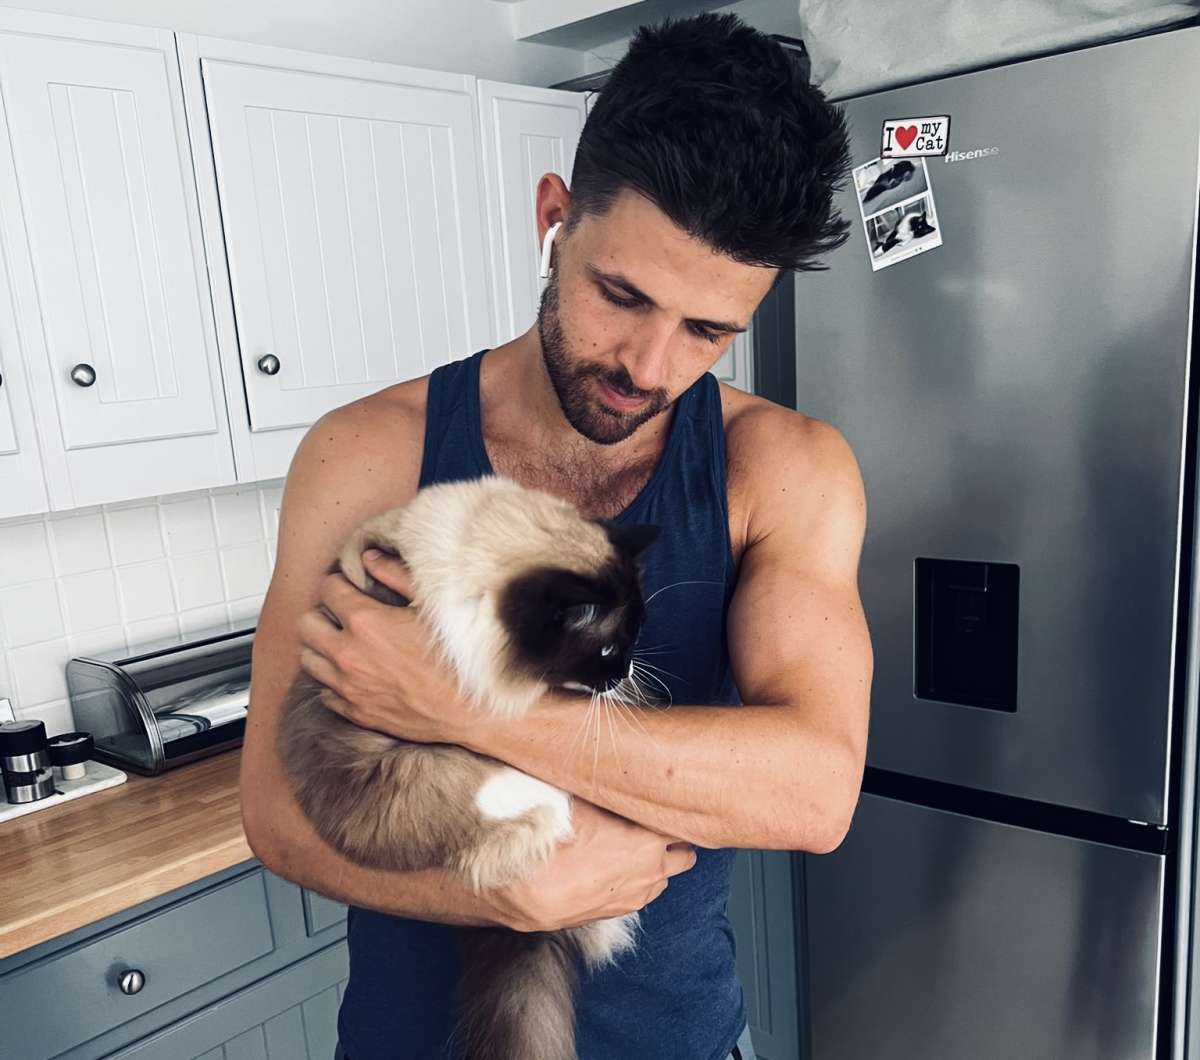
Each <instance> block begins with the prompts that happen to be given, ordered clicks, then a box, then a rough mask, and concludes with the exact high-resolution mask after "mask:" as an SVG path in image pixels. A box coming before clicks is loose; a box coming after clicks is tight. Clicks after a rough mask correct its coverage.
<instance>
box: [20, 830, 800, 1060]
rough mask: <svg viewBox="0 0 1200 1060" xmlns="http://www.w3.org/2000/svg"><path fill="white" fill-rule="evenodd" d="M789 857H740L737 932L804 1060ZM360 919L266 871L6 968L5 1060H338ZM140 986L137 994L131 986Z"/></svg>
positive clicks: (755, 1000)
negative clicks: (350, 930)
mask: <svg viewBox="0 0 1200 1060" xmlns="http://www.w3.org/2000/svg"><path fill="white" fill-rule="evenodd" d="M797 860H798V859H794V857H793V855H792V854H790V853H788V852H786V851H750V850H747V851H740V852H739V854H738V858H737V861H736V863H735V868H734V879H733V888H732V891H731V894H730V900H729V919H730V922H731V923H732V925H733V928H734V933H735V936H736V944H737V963H738V974H739V976H740V977H741V980H742V985H743V988H744V990H745V993H746V1007H747V1011H748V1013H749V1020H750V1031H751V1035H752V1037H753V1040H754V1048H755V1052H756V1053H757V1054H758V1057H759V1060H798V1058H799V1056H800V1031H799V1027H798V1004H797V997H798V974H797V964H796V953H797V949H796V940H795V916H794V899H793V894H794V892H795V890H796V887H795V880H794V872H795V871H797V869H798V866H797ZM345 935H346V908H345V906H343V905H342V904H341V903H339V902H334V901H331V900H330V899H328V898H324V897H322V896H321V895H318V894H313V893H310V892H307V891H305V890H303V889H302V888H300V887H297V886H296V885H295V884H293V883H289V882H288V881H286V880H283V879H280V878H279V877H278V876H275V875H274V874H273V873H270V872H268V871H267V870H266V869H264V868H263V867H262V865H260V864H259V863H258V862H257V861H248V862H245V863H244V864H242V865H238V866H235V867H233V868H231V869H227V870H225V871H224V872H221V873H217V874H215V875H213V876H210V877H208V878H206V879H203V880H199V881H197V882H196V883H194V884H190V885H188V886H187V887H183V888H180V889H178V890H176V891H172V892H171V893H170V894H166V895H163V896H161V897H159V898H156V899H154V900H152V901H150V902H146V903H144V904H142V905H140V906H137V907H135V908H133V909H130V910H126V911H124V912H123V913H118V914H116V915H114V916H111V917H107V918H105V919H103V920H100V921H97V922H96V923H94V924H89V925H88V926H87V927H85V928H81V929H79V930H77V931H74V932H71V933H70V934H67V935H64V936H61V937H60V938H57V939H52V940H51V941H49V942H45V943H42V944H41V945H38V946H34V947H31V948H30V949H28V950H25V951H23V952H22V953H18V954H15V955H13V956H11V957H8V958H5V959H4V960H0V1055H2V1056H3V1057H4V1058H5V1060H9V1058H12V1060H331V1058H332V1056H333V1050H334V1045H335V1043H336V1041H337V1013H338V1008H339V1005H340V1003H341V994H342V988H343V986H344V984H345V982H346V979H347V977H348V975H349V963H348V954H347V949H346V942H345ZM130 972H138V973H139V976H138V977H136V978H138V979H140V987H139V988H138V989H137V990H136V991H134V992H132V993H127V992H125V990H122V986H121V983H122V978H123V977H125V980H126V982H125V986H126V990H128V989H129V987H130V983H129V977H128V976H127V974H126V973H130Z"/></svg>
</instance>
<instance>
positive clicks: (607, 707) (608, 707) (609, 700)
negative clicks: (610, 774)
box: [600, 688, 625, 772]
mask: <svg viewBox="0 0 1200 1060" xmlns="http://www.w3.org/2000/svg"><path fill="white" fill-rule="evenodd" d="M600 700H601V704H602V705H603V709H604V717H605V719H606V720H607V721H608V738H609V739H610V740H612V745H613V756H614V757H615V758H616V760H617V768H618V769H620V770H621V771H622V772H624V770H625V767H624V765H623V764H622V762H621V752H620V750H618V747H617V734H616V732H615V731H614V730H613V710H612V708H613V707H614V706H616V707H619V706H620V700H619V699H618V698H617V690H616V689H615V688H614V689H612V690H611V691H609V692H602V693H601V694H600ZM618 716H619V715H618Z"/></svg>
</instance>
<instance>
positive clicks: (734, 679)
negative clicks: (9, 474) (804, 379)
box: [242, 14, 872, 1060]
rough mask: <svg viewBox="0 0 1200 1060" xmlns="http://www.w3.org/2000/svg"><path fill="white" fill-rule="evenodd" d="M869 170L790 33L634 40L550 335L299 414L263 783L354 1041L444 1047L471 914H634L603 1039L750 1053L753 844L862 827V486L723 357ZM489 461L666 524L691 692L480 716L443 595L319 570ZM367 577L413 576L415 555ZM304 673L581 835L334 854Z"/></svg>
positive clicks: (278, 575) (254, 834)
mask: <svg viewBox="0 0 1200 1060" xmlns="http://www.w3.org/2000/svg"><path fill="white" fill-rule="evenodd" d="M847 170H848V146H847V141H846V132H845V127H844V124H843V119H842V116H841V114H840V112H838V111H837V110H835V109H833V108H831V107H829V106H828V105H827V104H826V103H825V101H824V98H823V97H822V96H821V94H820V93H819V92H818V91H816V90H815V89H813V88H811V87H810V86H808V85H807V84H805V83H804V82H803V80H802V79H801V77H800V76H799V75H798V72H797V71H796V69H795V68H794V67H793V65H792V63H791V60H790V59H789V57H788V56H787V55H786V54H785V53H784V52H783V50H782V49H780V48H779V47H778V46H777V45H776V44H775V43H774V42H773V41H771V40H770V39H769V38H767V37H765V36H763V35H761V34H759V33H757V32H755V31H754V30H752V29H750V28H749V27H747V26H745V25H743V24H742V23H741V22H739V20H738V19H737V18H736V17H735V16H732V15H721V16H717V15H711V14H708V15H701V16H698V17H696V18H694V19H689V20H684V21H678V22H672V21H668V22H666V23H663V24H662V25H661V26H659V27H656V28H653V29H649V28H643V29H641V30H639V31H638V33H637V34H636V35H635V37H634V39H633V41H632V42H631V44H630V47H629V50H628V54H627V55H626V57H625V58H624V59H623V60H622V61H621V62H620V63H619V64H618V66H617V67H616V68H615V69H614V71H613V74H612V77H611V80H610V81H609V83H608V84H607V85H606V87H605V89H604V91H603V93H602V94H601V96H600V98H599V100H598V102H597V105H596V107H595V109H594V111H593V113H592V114H591V115H590V117H589V119H588V122H587V124H586V127H585V129H584V131H583V134H582V137H581V140H580V144H579V149H578V152H577V154H576V158H575V163H574V172H573V177H572V180H573V187H572V188H571V189H570V190H568V189H567V187H566V186H565V185H564V183H563V181H562V180H561V179H560V178H559V177H558V176H557V175H556V174H546V175H544V176H543V177H542V178H541V179H540V181H539V182H538V185H537V189H536V206H535V209H536V218H537V224H538V234H539V238H540V239H542V240H543V246H544V249H545V253H546V254H547V255H548V256H549V260H550V277H551V278H550V283H549V284H548V285H547V287H546V289H545V292H544V294H543V298H542V302H541V306H540V308H539V313H538V320H537V323H536V325H535V326H534V327H532V328H530V330H529V331H528V332H526V333H525V334H523V335H521V336H518V337H517V338H516V339H514V340H513V341H511V342H508V343H506V344H504V345H503V346H499V347H497V348H495V349H491V350H486V351H478V352H477V353H475V355H474V356H471V357H468V358H465V359H462V360H458V361H454V362H452V363H450V364H447V365H443V366H441V367H440V368H438V369H437V370H435V371H434V372H433V373H431V374H430V375H429V376H424V377H422V378H420V379H415V380H411V381H409V382H405V383H402V384H399V385H397V386H393V387H388V388H387V389H385V390H382V391H380V392H379V393H377V394H374V395H372V396H370V397H368V398H364V399H362V400H360V401H356V402H353V403H351V404H349V405H347V406H344V407H343V408H339V409H336V410H334V411H332V412H330V413H328V414H327V415H325V416H323V417H322V418H321V419H320V420H319V421H318V422H317V423H316V424H315V425H314V426H313V428H312V429H311V430H309V432H308V433H307V435H306V436H305V438H304V440H303V442H302V444H301V446H300V448H299V450H298V452H297V454H296V457H295V459H294V460H293V463H292V466H291V469H290V471H289V474H288V479H287V484H286V488H285V491H284V499H283V506H282V511H281V521H280V531H279V546H278V558H277V561H276V566H275V572H274V576H273V578H272V581H271V586H270V589H269V591H268V593H267V597H266V600H265V602H264V605H263V609H262V615H261V618H260V623H259V627H258V633H257V636H256V639H255V647H254V666H253V682H252V689H251V708H250V719H249V726H248V729H247V734H246V745H245V749H244V752H243V771H242V798H243V816H244V821H245V827H246V833H247V836H248V838H249V841H250V844H251V847H252V848H253V849H254V851H255V853H256V854H257V855H258V856H259V858H260V859H261V860H262V861H263V862H264V863H265V864H266V865H267V866H268V867H269V868H270V869H272V870H273V871H275V872H276V873H278V874H280V875H282V876H284V877H286V878H288V879H292V880H295V881H297V882H299V883H301V884H303V885H304V886H307V887H310V888H312V889H314V890H316V891H319V892H322V893H324V894H328V895H332V896H334V897H336V898H339V899H341V900H342V901H345V902H347V903H349V905H350V906H351V909H350V919H349V922H348V944H349V949H350V981H349V985H348V987H347V989H346V991H345V995H344V998H343V1002H342V1009H341V1012H340V1015H339V1022H338V1029H339V1034H340V1037H341V1045H340V1046H339V1055H345V1056H348V1057H349V1058H350V1060H395V1058H398V1057H404V1058H408V1057H421V1058H430V1060H432V1058H441V1057H449V1056H450V1055H452V1053H451V1046H450V1045H448V1044H447V1038H448V1036H449V1033H450V1030H451V1028H452V1017H453V1011H452V1010H453V1001H454V990H455V984H456V982H457V978H458V970H459V966H458V964H457V959H458V958H457V955H456V949H455V946H454V941H453V939H454V929H453V928H452V927H451V925H455V924H468V925H476V926H487V925H491V926H497V925H499V926H502V927H506V928H509V929H512V930H517V931H534V930H555V929H558V928H562V927H567V926H573V925H576V924H581V923H586V922H588V921H590V920H594V919H598V918H600V917H612V916H619V915H622V914H625V913H628V912H632V911H634V910H641V911H642V922H643V927H644V931H643V933H642V935H641V937H640V938H639V940H638V946H637V949H636V950H635V951H634V952H633V953H631V954H627V955H624V956H623V957H622V958H621V959H620V960H619V961H618V963H617V964H616V965H615V966H613V967H610V968H609V969H606V970H604V971H602V972H598V973H595V974H594V975H591V976H587V975H585V976H583V978H582V979H581V983H580V987H579V990H578V992H577V1005H576V1013H577V1022H578V1027H577V1043H578V1050H579V1057H580V1060H618V1058H625V1057H647V1058H648V1057H651V1056H653V1057H655V1058H657V1060H725V1058H726V1057H729V1056H737V1057H742V1058H743V1060H750V1058H751V1057H752V1056H753V1054H752V1052H751V1051H750V1042H749V1036H748V1034H747V1033H746V1013H745V1008H744V1004H743V999H742V992H741V987H740V984H739V983H738V980H737V976H736V972H735V970H734V959H733V944H732V932H731V930H730V928H729V923H728V920H727V919H726V917H725V903H726V900H727V898H728V892H729V875H730V869H731V866H732V861H733V856H734V850H735V848H739V847H743V848H759V849H788V850H803V851H812V852H818V853H820V852H826V851H830V850H832V849H834V848H835V847H836V846H837V845H838V843H839V842H840V841H841V839H842V837H843V835H844V834H845V832H846V830H847V828H848V826H849V822H850V818H851V815H852V813H853V808H854V806H855V804H856V801H857V797H858V789H859V784H860V781H861V775H862V768H863V761H864V755H865V744H866V729H867V705H868V698H869V688H870V682H871V673H872V655H871V649H870V642H869V637H868V631H867V626H866V622H865V619H864V616H863V613H862V607H861V602H860V600H859V596H858V591H857V568H858V560H859V555H860V550H861V546H862V540H863V535H864V528H865V501H864V496H863V486H862V480H861V477H860V474H859V470H858V466H857V463H856V461H855V459H854V456H853V454H852V452H851V450H850V448H849V446H848V445H847V443H846V441H845V440H844V439H843V437H842V436H841V435H840V434H839V432H838V431H837V430H836V429H835V428H834V427H832V426H830V425H828V424H826V423H822V422H820V421H818V420H815V419H812V418H810V417H807V416H804V415H802V414H801V413H799V412H796V411H793V410H790V409H785V408H782V407H780V406H777V405H774V404H772V403H771V402H768V401H764V400H762V399H759V398H756V397H754V396H752V395H747V394H744V393H741V392H739V391H737V390H736V389H733V388H730V387H725V386H720V385H719V384H718V383H717V381H716V379H715V377H714V376H712V375H711V373H709V371H708V370H709V369H710V368H711V367H712V366H713V365H714V363H715V362H716V361H717V359H718V358H719V357H720V356H721V354H722V353H723V352H724V350H725V348H726V347H727V346H728V344H729V342H730V341H731V339H732V337H733V335H734V334H735V333H736V332H737V331H739V330H742V329H744V328H745V327H746V325H747V324H748V322H749V321H750V318H751V316H752V315H753V313H754V310H755V308H756V307H757V306H758V304H759V302H760V301H761V300H762V298H763V296H764V295H765V294H767V292H768V290H769V289H770V288H771V287H772V286H773V284H775V283H776V282H779V281H780V280H781V279H782V278H783V277H784V275H785V273H786V272H788V271H803V270H806V269H811V268H820V267H823V266H820V265H819V264H817V258H818V256H819V255H820V254H822V253H824V252H827V251H830V250H833V249H835V248H837V247H839V246H840V245H841V244H842V243H843V242H844V241H845V239H846V237H847V232H848V228H849V225H848V223H846V222H844V221H842V220H841V219H840V218H839V217H837V216H836V213H835V212H834V211H833V209H832V196H833V192H834V189H835V187H836V186H837V185H838V183H839V182H840V181H842V180H843V179H845V177H846V176H847ZM556 226H560V227H556ZM804 352H805V354H806V355H808V356H836V351H815V350H814V351H804ZM622 395H624V397H622ZM490 472H496V473H500V474H505V475H508V476H510V477H512V478H514V479H515V480H517V481H518V482H520V483H522V484H524V485H529V486H535V487H539V488H542V489H546V490H548V491H550V492H553V493H556V494H558V495H560V496H563V497H566V498H568V499H570V500H571V501H573V502H574V503H575V504H576V505H577V506H578V507H579V509H580V511H581V512H582V513H583V514H584V515H586V516H589V517H600V516H604V517H615V518H617V519H619V520H620V521H622V522H639V523H643V522H645V523H654V524H656V525H658V526H659V527H660V529H661V533H660V537H659V539H658V540H657V541H656V542H655V543H654V544H653V545H652V546H651V547H650V549H649V550H648V552H647V553H646V555H645V557H644V576H643V583H644V585H645V586H646V587H647V589H653V592H650V593H648V598H647V620H646V625H645V626H644V627H643V631H642V636H641V640H640V641H639V648H644V650H645V653H644V655H642V659H643V671H642V672H643V674H653V675H654V679H653V680H650V679H649V678H647V681H646V682H645V683H646V684H647V685H648V686H649V687H651V688H652V689H656V690H658V691H659V692H660V693H669V695H670V698H671V700H672V701H673V705H672V706H671V707H670V708H669V709H663V708H662V707H661V706H660V707H657V708H654V707H644V708H640V709H638V708H625V709H624V710H623V711H622V712H621V713H620V714H614V716H612V717H608V718H606V719H605V721H603V722H601V721H599V719H598V718H597V717H591V716H589V715H588V713H587V709H586V707H585V706H581V703H582V704H585V705H586V704H589V702H590V701H589V700H588V699H586V698H583V699H581V698H580V697H579V696H578V695H577V694H575V693H559V692H554V693H549V694H547V695H546V696H545V697H543V700H542V701H541V702H540V703H539V704H538V706H537V707H536V708H535V709H534V710H533V711H532V712H531V713H530V715H529V716H528V717H527V718H525V719H522V720H518V721H513V722H507V723H504V724H500V723H496V722H492V721H487V720H485V719H483V718H481V717H479V716H476V715H473V714H472V713H471V712H470V711H469V710H468V709H467V708H466V706H465V705H464V704H463V703H462V702H461V701H459V699H458V697H457V695H456V691H455V686H454V683H453V675H452V674H449V673H448V672H447V671H446V670H445V669H444V667H442V666H441V665H440V664H436V665H435V663H434V662H433V661H432V660H433V658H434V656H433V655H432V654H430V652H429V648H430V643H431V642H430V641H429V640H428V639H427V635H426V633H425V632H424V630H423V627H422V626H421V624H420V623H419V611H420V604H421V601H420V600H419V599H416V598H413V599H412V606H411V607H409V608H390V607H387V606H385V605H382V604H380V603H378V602H376V601H374V600H373V599H371V598H369V597H368V596H366V595H365V594H362V593H360V592H358V591H357V590H356V589H355V588H354V587H353V586H351V585H350V583H349V582H348V581H346V579H345V578H343V577H342V576H341V575H325V574H323V572H324V571H325V570H326V569H327V568H328V566H329V564H330V562H331V560H332V559H333V558H334V557H335V556H336V554H337V551H338V548H339V546H340V544H341V542H342V541H343V539H344V538H345V536H346V535H347V534H348V533H349V531H350V529H351V528H352V527H353V526H355V525H356V524H357V523H359V522H360V521H361V520H363V519H364V518H366V517H367V516H369V515H372V514H374V513H377V512H379V511H382V510H384V509H386V508H389V507H392V506H394V505H398V504H403V503H404V502H405V501H407V500H408V499H409V498H411V497H412V496H413V494H414V492H415V491H416V489H417V488H418V487H420V486H424V485H428V484H430V483H432V482H435V481H446V480H451V479H456V478H469V477H474V476H477V475H480V474H487V473H490ZM369 566H370V569H371V571H372V573H373V574H374V575H375V576H376V577H378V578H379V579H380V580H381V581H384V582H386V583H388V584H390V585H392V586H393V587H395V588H397V589H398V590H400V591H401V592H405V595H406V596H409V597H410V598H411V597H412V594H411V592H407V591H405V590H406V589H407V588H409V587H408V582H407V579H406V577H405V574H404V569H403V566H402V564H399V563H397V562H395V561H392V562H390V563H389V562H381V561H379V560H375V561H369ZM331 616H332V619H331ZM298 666H299V667H302V668H303V669H304V670H305V671H306V672H308V673H310V674H312V675H313V676H315V677H317V678H318V679H319V680H320V681H322V682H323V683H324V684H326V685H327V686H328V688H329V690H330V691H329V692H328V694H327V702H328V704H329V706H330V707H332V708H333V709H336V710H338V711H339V712H341V713H343V714H344V715H345V716H346V717H348V718H349V719H350V720H351V721H354V722H356V723H357V724H360V725H364V726H366V727H370V728H375V729H378V730H380V731H384V732H389V733H392V734H393V735H396V736H399V737H402V738H405V739H412V740H421V741H437V742H453V743H460V744H462V745H464V746H468V747H470V748H471V749H473V750H476V751H479V752H480V753H485V754H489V755H492V756H494V757H496V758H499V759H503V760H505V761H508V762H510V763H511V764H513V765H514V766H516V767H517V768H519V769H521V770H523V771H525V772H526V773H529V774H532V775H534V776H538V777H541V778H542V779H544V780H546V781H548V782H549V783H552V784H555V785H557V786H559V787H561V788H564V789H567V790H569V791H571V792H572V793H574V795H575V796H576V797H575V799H574V800H573V815H574V821H575V825H576V836H575V838H574V839H573V840H572V841H570V842H567V843H563V844H560V846H559V847H558V849H557V852H556V854H555V856H554V857H553V858H552V859H551V861H550V862H549V863H547V864H546V865H545V866H544V868H543V869H542V870H540V871H539V872H538V873H537V874H536V875H535V876H534V877H533V878H531V879H529V880H525V881H521V882H520V883H518V884H514V885H512V886H511V887H508V888H505V889H500V890H498V891H494V892H489V893H488V894H486V895H482V896H475V895H472V894H471V893H470V892H469V891H468V890H467V888H466V887H465V886H464V884H463V883H462V882H461V881H460V880H459V879H458V878H457V877H456V876H455V875H454V874H452V873H450V872H448V871H444V870H427V871H421V872H410V873H391V872H381V871H373V870H368V869H364V868H361V867H359V866H356V865H353V864H351V863H350V862H348V861H346V860H344V859H343V858H341V857H340V856H339V855H337V854H336V853H334V851H332V850H331V849H330V848H328V847H326V846H325V845H324V844H323V843H321V842H320V841H319V840H318V839H317V837H316V836H315V834H314V832H313V830H312V828H311V827H310V826H309V825H308V823H307V822H306V820H305V819H304V818H303V816H302V815H301V813H300V811H299V810H298V808H297V806H296V804H295V801H294V800H293V799H292V797H291V796H290V794H289V793H288V789H287V784H286V782H285V780H284V776H283V773H282V772H281V768H280V764H279V761H278V759H277V757H276V755H275V751H274V740H275V726H276V723H277V717H278V713H279V705H280V702H281V699H282V697H283V695H284V692H285V690H286V688H287V686H288V684H289V683H290V681H291V680H292V678H293V677H294V675H295V673H296V671H297V667H298ZM656 682H657V684H656ZM735 684H736V689H735V687H734V686H735ZM739 697H740V700H741V701H742V704H744V705H739V704H738V698H739ZM663 698H665V695H664V697H663ZM635 722H636V725H635V724H634V723H635ZM593 730H594V731H593ZM602 733H603V734H604V739H601V734H602ZM581 735H584V736H586V739H587V745H586V747H585V748H584V749H583V750H582V752H580V753H572V744H573V742H574V745H575V749H576V751H578V749H579V743H578V740H579V737H580V736H581ZM513 1060H521V1058H513Z"/></svg>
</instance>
